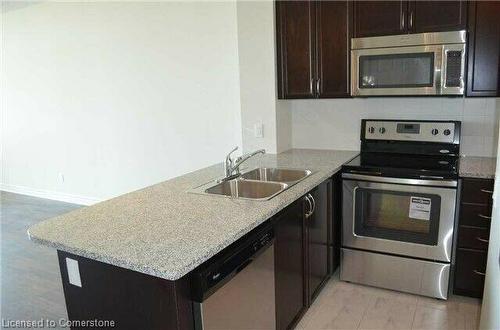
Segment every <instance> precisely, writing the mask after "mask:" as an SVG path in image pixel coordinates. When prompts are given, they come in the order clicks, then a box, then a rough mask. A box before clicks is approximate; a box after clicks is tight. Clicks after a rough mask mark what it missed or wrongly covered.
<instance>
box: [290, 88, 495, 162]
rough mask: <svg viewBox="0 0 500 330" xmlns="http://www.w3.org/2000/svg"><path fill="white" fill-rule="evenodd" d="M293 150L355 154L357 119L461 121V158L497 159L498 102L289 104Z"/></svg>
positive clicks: (394, 100)
mask: <svg viewBox="0 0 500 330" xmlns="http://www.w3.org/2000/svg"><path fill="white" fill-rule="evenodd" d="M290 104H291V105H290V106H291V110H292V146H293V148H312V149H340V150H359V137H360V123H361V119H365V118H366V119H410V120H411V119H415V120H417V119H418V120H459V121H461V122H462V141H461V153H462V154H463V155H467V156H487V157H491V156H494V157H496V151H497V141H498V128H499V127H498V125H499V124H498V120H499V114H500V98H463V97H460V98H449V97H421V98H418V97H404V98H403V97H401V98H399V97H398V98H385V97H384V98H355V99H333V100H293V101H291V102H290Z"/></svg>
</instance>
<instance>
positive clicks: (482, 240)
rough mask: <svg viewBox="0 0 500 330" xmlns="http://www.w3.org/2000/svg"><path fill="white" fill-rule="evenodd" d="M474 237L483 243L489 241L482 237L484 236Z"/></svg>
mask: <svg viewBox="0 0 500 330" xmlns="http://www.w3.org/2000/svg"><path fill="white" fill-rule="evenodd" d="M476 239H477V240H478V241H479V242H483V243H489V242H490V241H489V240H487V239H484V238H481V237H476Z"/></svg>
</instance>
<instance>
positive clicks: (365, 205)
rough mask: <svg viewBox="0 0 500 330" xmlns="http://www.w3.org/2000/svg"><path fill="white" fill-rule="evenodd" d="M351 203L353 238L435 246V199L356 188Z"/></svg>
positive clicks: (438, 201)
mask: <svg viewBox="0 0 500 330" xmlns="http://www.w3.org/2000/svg"><path fill="white" fill-rule="evenodd" d="M355 199H356V204H355V205H356V208H355V216H354V221H355V225H354V232H355V234H357V235H360V236H365V237H376V238H384V239H390V240H396V241H401V242H411V243H419V244H427V245H437V239H438V232H439V214H440V209H441V197H440V196H439V195H432V194H419V193H410V192H401V191H387V190H376V189H365V188H358V189H357V190H356V195H355Z"/></svg>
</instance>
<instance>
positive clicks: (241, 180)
mask: <svg viewBox="0 0 500 330" xmlns="http://www.w3.org/2000/svg"><path fill="white" fill-rule="evenodd" d="M311 174H312V171H310V170H299V169H284V168H270V167H260V168H256V169H253V170H250V171H248V172H245V173H242V174H241V175H240V176H239V177H237V178H235V179H232V180H225V181H224V180H223V181H220V180H219V181H210V182H208V183H205V184H203V185H201V186H199V187H196V188H193V189H191V190H189V192H191V193H196V194H203V195H219V196H225V197H230V198H243V199H253V200H268V199H271V198H273V197H274V196H276V195H278V194H279V193H281V192H282V191H284V190H286V189H288V188H290V187H291V186H292V185H294V184H296V183H297V182H299V181H301V180H303V179H305V178H306V177H308V176H309V175H311Z"/></svg>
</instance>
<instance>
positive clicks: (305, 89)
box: [276, 1, 316, 98]
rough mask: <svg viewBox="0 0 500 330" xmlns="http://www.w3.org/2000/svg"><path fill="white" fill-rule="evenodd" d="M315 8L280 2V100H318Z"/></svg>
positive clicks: (309, 5)
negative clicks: (315, 88)
mask: <svg viewBox="0 0 500 330" xmlns="http://www.w3.org/2000/svg"><path fill="white" fill-rule="evenodd" d="M315 7H316V5H315V4H314V3H313V2H309V1H286V2H284V1H283V2H281V1H278V2H276V14H277V20H276V31H277V38H276V39H277V42H278V47H277V49H278V81H279V84H278V93H279V96H280V98H312V97H315V91H314V87H313V80H314V76H315V69H314V56H315V51H314V37H315V32H314V31H315V24H316V22H315V19H316V14H315V13H316V10H315Z"/></svg>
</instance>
